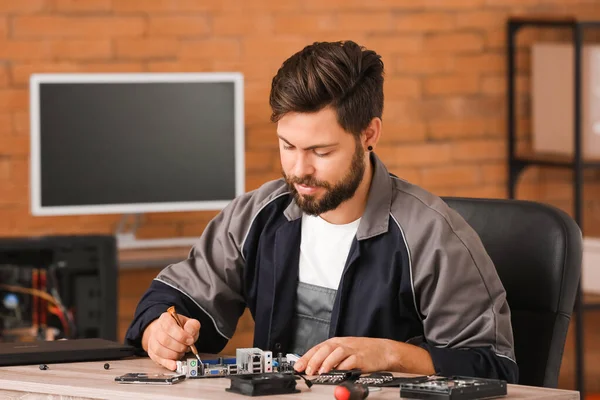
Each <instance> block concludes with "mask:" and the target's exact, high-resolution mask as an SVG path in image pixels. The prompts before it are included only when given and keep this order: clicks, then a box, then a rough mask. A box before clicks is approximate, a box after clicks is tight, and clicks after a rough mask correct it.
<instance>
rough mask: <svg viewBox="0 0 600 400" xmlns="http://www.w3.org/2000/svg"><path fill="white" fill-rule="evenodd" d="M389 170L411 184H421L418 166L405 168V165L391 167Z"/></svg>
mask: <svg viewBox="0 0 600 400" xmlns="http://www.w3.org/2000/svg"><path fill="white" fill-rule="evenodd" d="M389 171H390V172H391V173H392V174H394V175H396V176H397V177H398V178H400V179H402V180H404V181H407V182H409V183H412V184H413V185H420V184H421V169H420V168H406V167H391V168H389Z"/></svg>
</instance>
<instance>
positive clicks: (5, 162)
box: [0, 156, 11, 187]
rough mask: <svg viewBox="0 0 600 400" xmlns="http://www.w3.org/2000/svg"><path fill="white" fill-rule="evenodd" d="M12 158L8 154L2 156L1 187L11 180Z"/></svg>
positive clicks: (0, 163)
mask: <svg viewBox="0 0 600 400" xmlns="http://www.w3.org/2000/svg"><path fill="white" fill-rule="evenodd" d="M10 168H11V165H10V158H8V157H6V156H2V157H0V187H2V185H3V184H4V183H5V182H6V181H9V180H10Z"/></svg>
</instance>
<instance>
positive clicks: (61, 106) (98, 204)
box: [30, 73, 244, 215]
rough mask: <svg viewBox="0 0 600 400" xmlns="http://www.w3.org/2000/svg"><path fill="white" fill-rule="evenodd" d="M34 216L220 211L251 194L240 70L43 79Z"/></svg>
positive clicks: (34, 101) (34, 108) (37, 113)
mask: <svg viewBox="0 0 600 400" xmlns="http://www.w3.org/2000/svg"><path fill="white" fill-rule="evenodd" d="M30 95H31V194H32V196H31V200H32V212H33V214H34V215H69V214H105V213H111V214H121V213H142V212H161V211H194V210H214V209H217V210H218V209H222V208H223V207H225V206H226V205H227V204H228V203H229V202H230V201H231V200H233V199H234V198H235V197H236V196H239V195H240V194H242V193H243V192H244V132H243V119H244V117H243V77H242V75H241V74H238V73H198V74H153V73H148V74H143V73H142V74H36V75H32V77H31V80H30Z"/></svg>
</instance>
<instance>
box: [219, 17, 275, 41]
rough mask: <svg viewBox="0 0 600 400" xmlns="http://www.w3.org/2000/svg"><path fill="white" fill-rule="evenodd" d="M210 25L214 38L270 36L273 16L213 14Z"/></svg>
mask: <svg viewBox="0 0 600 400" xmlns="http://www.w3.org/2000/svg"><path fill="white" fill-rule="evenodd" d="M280 18H281V17H280ZM211 25H212V33H213V35H215V36H242V35H243V36H252V35H257V34H258V35H259V34H270V33H272V32H273V29H274V28H273V26H274V21H273V15H271V14H267V13H240V12H236V13H226V14H215V15H213V16H212V24H211Z"/></svg>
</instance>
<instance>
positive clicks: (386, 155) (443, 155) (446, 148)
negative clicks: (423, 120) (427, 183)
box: [376, 144, 452, 167]
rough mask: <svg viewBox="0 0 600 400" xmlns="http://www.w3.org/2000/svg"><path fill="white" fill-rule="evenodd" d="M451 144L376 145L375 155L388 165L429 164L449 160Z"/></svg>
mask: <svg viewBox="0 0 600 400" xmlns="http://www.w3.org/2000/svg"><path fill="white" fill-rule="evenodd" d="M451 150H452V149H451V146H450V145H447V144H415V145H402V146H383V145H382V146H377V150H376V152H377V155H378V156H379V157H381V159H382V160H383V162H385V164H386V165H389V166H411V167H416V166H430V165H444V164H447V163H449V162H450V160H451V157H452V154H451Z"/></svg>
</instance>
